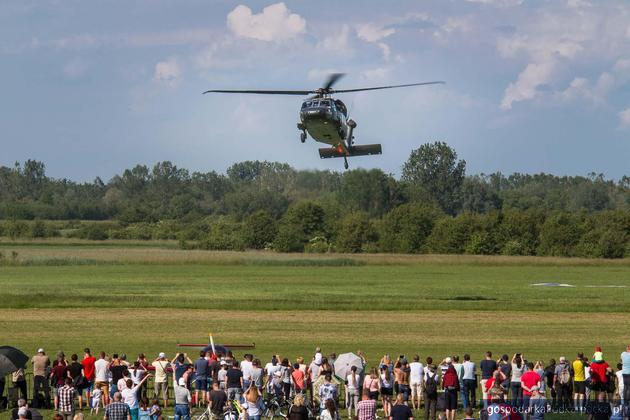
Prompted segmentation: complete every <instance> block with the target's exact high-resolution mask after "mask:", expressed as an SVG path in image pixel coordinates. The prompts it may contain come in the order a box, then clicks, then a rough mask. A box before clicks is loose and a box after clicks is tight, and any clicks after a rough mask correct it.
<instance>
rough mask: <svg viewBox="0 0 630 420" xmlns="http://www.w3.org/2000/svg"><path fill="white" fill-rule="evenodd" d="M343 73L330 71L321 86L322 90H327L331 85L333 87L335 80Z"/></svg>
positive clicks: (343, 74)
mask: <svg viewBox="0 0 630 420" xmlns="http://www.w3.org/2000/svg"><path fill="white" fill-rule="evenodd" d="M345 75H346V74H345V73H332V74H330V75H329V76H328V80H326V83H324V86H323V87H322V89H323V90H329V89H330V88H331V87H333V85H334V84H335V83H337V81H338V80H339V79H341V78H342V77H343V76H345Z"/></svg>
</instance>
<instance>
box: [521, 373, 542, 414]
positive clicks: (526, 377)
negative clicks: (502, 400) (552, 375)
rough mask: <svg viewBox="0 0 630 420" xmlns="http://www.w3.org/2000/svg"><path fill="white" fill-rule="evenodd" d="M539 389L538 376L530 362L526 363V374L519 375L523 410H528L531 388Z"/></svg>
mask: <svg viewBox="0 0 630 420" xmlns="http://www.w3.org/2000/svg"><path fill="white" fill-rule="evenodd" d="M535 386H536V387H538V388H540V375H538V373H536V371H535V370H534V364H533V363H532V362H528V363H527V372H525V373H523V374H522V375H521V388H522V389H523V408H524V409H525V410H527V409H528V408H529V399H530V398H531V396H532V388H533V387H535Z"/></svg>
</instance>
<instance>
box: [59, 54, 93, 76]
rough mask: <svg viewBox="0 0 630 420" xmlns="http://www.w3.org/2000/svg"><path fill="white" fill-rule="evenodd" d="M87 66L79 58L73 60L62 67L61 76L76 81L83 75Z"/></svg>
mask: <svg viewBox="0 0 630 420" xmlns="http://www.w3.org/2000/svg"><path fill="white" fill-rule="evenodd" d="M87 68H88V65H87V63H86V62H85V61H83V60H81V59H80V58H75V59H74V60H71V61H70V62H68V63H66V65H65V66H64V67H63V74H64V76H66V77H67V78H69V79H77V78H79V77H81V76H83V75H84V74H85V71H86V70H87Z"/></svg>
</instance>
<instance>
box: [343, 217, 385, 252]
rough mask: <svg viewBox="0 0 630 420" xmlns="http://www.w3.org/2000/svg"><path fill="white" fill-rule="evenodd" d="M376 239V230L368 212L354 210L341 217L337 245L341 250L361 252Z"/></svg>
mask: <svg viewBox="0 0 630 420" xmlns="http://www.w3.org/2000/svg"><path fill="white" fill-rule="evenodd" d="M375 240H376V231H375V230H374V227H373V226H372V222H371V221H370V217H369V216H368V214H367V213H365V212H354V213H350V214H348V215H346V216H345V217H344V218H343V219H341V221H340V224H339V232H338V235H337V239H336V241H335V246H336V249H337V251H340V252H361V251H363V250H364V246H366V245H367V244H368V243H370V242H374V241H375Z"/></svg>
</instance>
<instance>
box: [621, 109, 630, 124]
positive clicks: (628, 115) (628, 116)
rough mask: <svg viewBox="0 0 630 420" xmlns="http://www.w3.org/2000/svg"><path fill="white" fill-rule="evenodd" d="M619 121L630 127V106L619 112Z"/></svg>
mask: <svg viewBox="0 0 630 420" xmlns="http://www.w3.org/2000/svg"><path fill="white" fill-rule="evenodd" d="M618 115H619V122H620V123H621V125H622V127H630V108H626V109H624V110H623V111H621V112H619V114H618Z"/></svg>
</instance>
